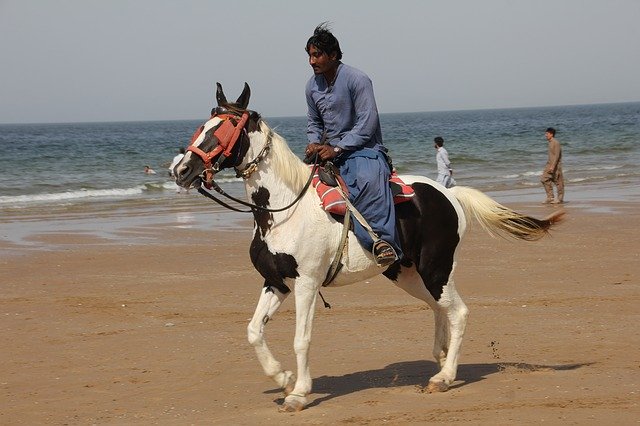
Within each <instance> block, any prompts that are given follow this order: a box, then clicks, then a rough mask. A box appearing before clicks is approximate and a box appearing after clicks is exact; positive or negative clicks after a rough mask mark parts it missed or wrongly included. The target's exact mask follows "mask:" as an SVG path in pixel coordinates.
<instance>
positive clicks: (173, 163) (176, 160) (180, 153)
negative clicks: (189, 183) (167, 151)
mask: <svg viewBox="0 0 640 426" xmlns="http://www.w3.org/2000/svg"><path fill="white" fill-rule="evenodd" d="M184 153H185V149H184V148H180V150H179V151H178V154H177V155H176V156H175V157H173V160H171V165H169V176H171V179H175V176H174V174H173V169H174V168H175V167H176V166H177V165H178V163H179V162H180V160H182V157H184ZM176 192H177V193H180V192H182V187H181V186H179V185H177V184H176ZM188 192H189V191H188V190H187V193H188Z"/></svg>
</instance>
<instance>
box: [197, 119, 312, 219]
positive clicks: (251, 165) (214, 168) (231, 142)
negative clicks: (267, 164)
mask: <svg viewBox="0 0 640 426" xmlns="http://www.w3.org/2000/svg"><path fill="white" fill-rule="evenodd" d="M214 117H219V118H221V119H222V120H223V121H222V123H221V124H220V126H219V127H218V129H216V131H215V132H214V136H215V137H216V138H217V139H218V141H219V143H218V145H217V146H216V147H215V148H214V149H213V150H212V151H210V152H205V151H203V150H201V149H200V148H198V147H197V146H195V145H194V142H195V141H196V140H197V139H198V137H199V136H200V134H201V133H202V130H203V128H202V127H201V128H200V129H198V130H196V132H195V133H194V134H193V136H192V137H191V144H190V145H189V147H188V148H187V150H188V151H191V152H193V153H194V154H196V155H197V156H199V157H200V158H201V159H202V161H203V162H204V171H203V172H202V175H200V178H201V179H202V186H200V187H199V188H198V192H199V193H200V194H202V195H204V196H205V197H207V198H209V199H211V200H213V201H215V202H216V203H218V204H219V205H221V206H222V207H225V208H227V209H229V210H233V211H236V212H240V213H252V212H253V211H254V210H260V211H265V212H271V213H276V212H281V211H285V210H288V209H290V208H291V207H293V206H294V205H295V204H296V203H297V202H298V201H300V199H301V198H302V197H303V195H304V194H305V193H306V192H307V189H309V186H310V185H311V181H312V179H313V175H314V173H315V171H316V169H317V167H318V155H317V154H316V156H315V159H314V164H313V168H312V169H311V173H310V174H309V179H307V182H306V183H305V185H304V187H303V188H302V191H300V194H298V196H297V197H296V198H295V199H294V200H293V201H292V202H291V203H290V204H289V205H287V206H285V207H281V208H277V209H270V208H267V207H262V206H258V205H256V204H252V203H248V202H246V201H244V200H241V199H238V198H236V197H233V196H232V195H230V194H227V193H226V192H225V191H224V190H223V189H222V188H221V187H220V186H219V185H218V184H217V183H216V182H215V181H214V180H213V177H214V175H215V174H216V173H218V172H219V171H220V169H221V167H222V163H223V162H224V161H225V160H226V159H227V158H229V157H230V156H231V155H232V154H233V149H234V147H235V146H236V143H237V142H238V140H239V139H240V137H241V135H242V136H244V137H248V135H247V131H246V129H245V126H246V125H247V122H248V120H249V112H247V111H242V115H241V116H240V120H239V121H238V123H237V124H235V125H234V124H233V123H232V121H231V120H230V119H231V118H237V117H238V115H237V114H233V113H223V114H213V115H212V116H211V118H214ZM272 139H273V131H272V130H271V129H269V134H268V135H267V141H266V142H265V145H264V147H263V148H262V150H260V153H258V155H257V156H256V158H254V159H253V160H251V161H250V162H248V163H247V165H246V166H245V167H244V168H243V169H242V170H238V169H237V167H235V166H234V169H235V171H236V177H241V178H243V179H248V178H249V176H251V174H253V172H255V171H256V170H257V169H258V164H259V163H260V162H261V161H262V160H263V159H264V158H265V157H266V156H267V154H268V153H269V150H270V149H271V140H272ZM216 156H217V157H218V158H217V160H216V161H215V163H212V162H213V159H214V158H216ZM203 186H204V188H203ZM205 188H207V189H214V190H215V191H216V192H217V193H219V194H220V195H223V196H225V197H227V198H228V199H230V200H232V201H235V202H236V203H238V204H241V205H243V206H247V207H249V208H250V209H249V210H242V209H238V208H236V207H233V206H230V205H229V204H227V203H225V202H224V201H222V200H220V199H218V198H216V197H215V196H213V194H211V193H210V192H209V191H207V190H205Z"/></svg>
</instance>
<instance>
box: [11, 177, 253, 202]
mask: <svg viewBox="0 0 640 426" xmlns="http://www.w3.org/2000/svg"><path fill="white" fill-rule="evenodd" d="M216 182H217V183H218V184H224V183H237V182H242V179H241V178H236V177H224V176H221V177H220V178H218V179H216ZM175 189H176V184H175V183H174V182H173V181H165V182H150V183H145V184H143V185H137V186H134V187H131V188H108V189H87V188H82V189H78V190H75V191H64V192H54V193H50V192H47V193H35V194H23V195H6V196H0V206H5V207H6V206H11V207H19V206H21V205H28V204H35V203H39V204H42V203H59V202H73V201H83V200H85V201H86V200H100V199H105V200H106V199H122V198H130V197H134V196H138V195H142V194H154V193H162V192H167V191H175Z"/></svg>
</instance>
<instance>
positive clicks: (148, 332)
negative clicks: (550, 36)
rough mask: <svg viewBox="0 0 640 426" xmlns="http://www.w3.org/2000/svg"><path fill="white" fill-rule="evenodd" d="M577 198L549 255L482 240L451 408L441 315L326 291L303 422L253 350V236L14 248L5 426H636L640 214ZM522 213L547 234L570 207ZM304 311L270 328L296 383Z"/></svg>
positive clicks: (371, 290)
mask: <svg viewBox="0 0 640 426" xmlns="http://www.w3.org/2000/svg"><path fill="white" fill-rule="evenodd" d="M498 199H500V200H501V201H502V199H501V198H500V197H499V198H498ZM568 199H569V201H570V202H569V203H567V204H566V205H564V206H562V207H560V208H564V209H565V210H566V211H567V219H566V221H565V222H564V223H562V224H560V225H559V226H558V227H557V229H555V230H554V231H553V232H552V233H551V235H550V236H549V237H547V238H545V239H543V240H541V241H537V242H533V243H527V242H513V241H509V240H503V239H500V238H491V237H489V236H487V235H486V234H485V233H484V232H483V231H482V230H481V228H480V227H479V226H477V224H475V222H471V225H470V227H469V230H468V233H467V235H466V236H465V239H464V240H463V242H462V244H461V247H460V250H459V254H458V266H457V269H456V284H457V288H458V290H459V292H460V293H461V295H462V297H463V300H465V302H466V303H467V305H468V306H469V308H470V317H469V324H468V328H467V333H466V337H465V339H464V344H463V349H462V355H461V359H460V368H459V373H458V379H457V381H456V382H455V383H454V386H453V387H452V389H451V390H449V391H448V392H446V393H443V394H424V393H421V392H420V391H419V387H420V386H423V385H425V384H426V381H427V380H428V377H429V376H430V375H432V374H434V373H435V371H437V370H436V366H435V363H434V361H433V359H432V357H431V345H432V341H433V320H432V314H431V313H430V312H428V311H429V309H428V308H427V307H426V306H425V305H424V304H423V303H421V302H419V301H417V300H416V299H413V298H411V297H409V296H407V295H406V294H404V293H403V292H401V291H400V290H398V289H397V288H395V287H394V286H393V284H392V283H391V282H389V281H387V280H386V279H384V278H382V277H376V278H373V279H371V280H368V281H365V282H362V283H357V284H354V285H352V286H347V287H340V288H335V289H333V288H327V289H325V290H323V294H324V296H325V298H327V299H328V301H329V302H330V303H331V304H332V305H333V308H332V309H330V310H327V309H324V308H322V307H321V304H319V305H318V306H319V307H318V309H317V312H316V320H315V324H314V336H313V343H312V351H311V372H312V376H313V378H314V391H313V393H312V394H311V395H310V401H311V404H310V406H309V408H308V409H306V410H305V411H303V412H301V413H298V414H280V413H277V404H278V403H279V402H281V401H282V396H281V393H279V392H278V391H277V390H276V389H275V386H274V384H273V382H271V381H270V379H268V378H267V377H265V376H264V375H263V373H262V371H261V368H260V367H259V364H258V361H257V359H256V357H255V354H254V352H253V349H252V348H251V346H250V345H249V344H248V342H247V338H246V326H247V323H248V321H249V318H250V317H251V315H252V313H253V310H254V308H255V303H256V301H257V297H258V294H259V291H260V288H261V286H262V281H263V279H262V278H261V277H260V276H259V274H258V273H257V272H256V271H255V270H254V269H253V267H252V265H251V262H250V260H249V256H248V250H249V245H250V242H251V238H252V235H251V234H252V231H251V222H250V221H249V220H248V219H243V221H241V222H238V223H237V226H236V227H234V228H231V229H229V228H225V227H223V226H215V225H211V223H208V224H201V225H197V226H194V223H193V221H192V219H189V220H188V221H185V220H182V221H181V220H179V219H178V218H177V216H176V212H171V213H170V214H167V215H165V216H162V215H158V216H155V215H151V216H150V217H147V216H145V215H142V216H135V215H134V216H133V217H134V218H135V217H143V218H144V219H145V221H144V222H142V223H133V225H132V226H129V225H131V224H129V225H127V226H124V227H122V228H118V229H117V231H114V232H113V234H112V235H111V234H110V235H106V237H105V235H101V234H100V233H96V232H95V230H89V231H86V230H85V231H77V232H75V231H74V232H68V230H66V229H63V230H59V231H55V230H49V231H46V232H41V231H40V230H38V231H37V232H34V233H29V235H28V237H27V238H25V240H26V241H27V242H28V243H29V244H15V245H13V244H12V243H11V242H7V241H4V242H3V243H2V247H3V250H2V251H0V264H1V265H2V267H1V268H0V282H2V283H3V294H2V297H0V313H1V315H2V319H3V320H2V336H3V340H4V342H2V345H0V346H1V348H2V349H0V351H1V355H2V358H3V360H4V362H3V363H2V366H1V367H0V376H1V377H2V378H3V379H2V382H1V383H0V389H1V392H2V393H1V395H2V397H1V401H0V403H1V404H2V406H3V410H2V412H1V413H0V423H3V424H43V423H44V424H48V423H50V424H149V423H156V424H239V425H242V424H246V425H252V424H299V423H300V422H301V421H303V422H308V423H310V424H327V423H348V424H378V423H382V422H392V423H393V422H395V423H401V424H424V423H425V422H435V423H451V422H453V423H467V422H472V423H493V424H513V423H514V422H515V423H518V424H534V423H535V424H538V423H540V422H542V421H544V422H546V423H552V424H554V423H555V424H558V423H565V424H566V423H580V424H596V423H598V424H602V423H605V422H606V423H609V422H611V421H614V422H615V423H617V424H631V423H633V422H635V421H637V418H639V417H640V407H638V402H637V401H638V398H637V397H638V394H639V393H640V373H639V370H638V357H637V350H636V348H637V347H638V346H640V331H638V329H637V326H636V325H637V324H638V322H639V320H640V314H639V313H638V309H637V306H638V303H639V302H640V292H639V290H638V283H639V280H640V266H639V265H640V262H639V260H640V259H638V257H639V250H638V248H639V246H640V243H638V241H640V231H639V230H640V213H639V212H640V209H639V208H638V207H639V206H640V204H638V203H634V202H623V201H612V200H600V201H588V202H585V203H583V202H582V201H578V200H576V199H575V198H574V197H568ZM573 200H576V201H573ZM506 204H507V205H509V207H513V208H516V209H518V210H521V211H524V212H526V213H529V214H533V215H535V216H537V217H542V216H545V215H546V214H548V213H550V212H552V211H555V209H557V208H558V207H550V206H543V205H541V204H539V203H538V202H533V201H532V202H523V203H520V204H517V203H506ZM212 216H213V215H212V214H210V213H206V212H204V213H202V217H196V219H195V220H196V222H197V221H205V222H206V221H211V220H212ZM50 219H54V218H50ZM221 220H223V219H221ZM96 223H98V224H99V222H93V224H94V225H96ZM27 226H28V224H27ZM203 227H204V228H203ZM292 299H293V298H289V299H288V300H286V301H285V303H284V305H283V307H282V308H281V310H280V312H279V313H278V314H277V315H276V316H275V317H274V320H273V321H270V322H269V326H268V327H267V339H268V341H269V343H270V345H271V347H272V349H273V351H274V353H275V355H276V357H278V359H279V360H281V362H283V365H284V366H285V367H286V368H294V365H295V364H294V362H295V357H294V355H293V351H292V337H293V330H294V311H293V308H294V305H293V300H292Z"/></svg>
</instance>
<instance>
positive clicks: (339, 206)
mask: <svg viewBox="0 0 640 426" xmlns="http://www.w3.org/2000/svg"><path fill="white" fill-rule="evenodd" d="M310 167H313V166H310ZM311 184H312V185H313V187H314V188H315V189H316V191H317V192H318V196H319V197H320V201H321V205H322V208H323V209H324V210H325V211H327V212H329V213H333V214H336V215H339V216H344V215H345V214H346V213H347V203H346V202H345V200H344V198H343V197H342V194H341V193H340V191H339V190H338V188H337V187H338V185H340V188H341V189H342V192H343V193H344V194H346V195H348V194H349V190H348V188H347V185H346V184H345V183H344V180H342V177H341V176H340V175H339V174H338V171H337V169H336V168H335V166H333V164H331V163H327V164H325V165H324V166H318V168H317V169H316V172H315V174H314V175H313V178H312V180H311ZM389 186H390V187H391V193H392V194H393V202H394V204H399V203H404V202H405V201H409V200H411V198H413V197H414V196H415V191H414V190H413V188H412V187H411V186H409V185H407V184H406V183H404V182H403V181H402V179H400V178H399V177H398V174H397V173H396V171H395V170H393V172H392V173H391V176H390V177H389Z"/></svg>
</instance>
